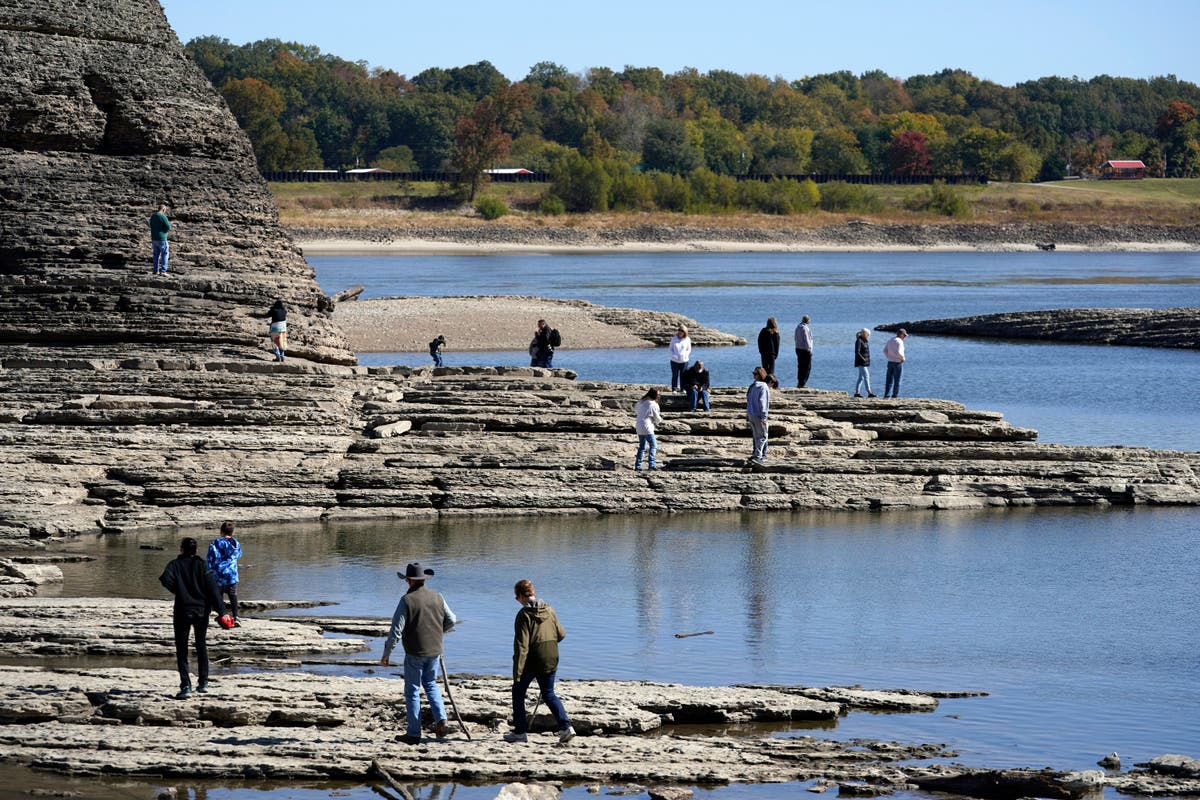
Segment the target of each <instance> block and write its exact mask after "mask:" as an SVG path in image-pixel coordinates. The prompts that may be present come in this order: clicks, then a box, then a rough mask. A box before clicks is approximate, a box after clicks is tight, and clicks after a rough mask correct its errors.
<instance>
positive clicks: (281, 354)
mask: <svg viewBox="0 0 1200 800" xmlns="http://www.w3.org/2000/svg"><path fill="white" fill-rule="evenodd" d="M267 318H268V319H270V320H271V326H270V334H271V346H272V347H273V348H275V360H276V361H283V360H284V359H285V358H287V307H285V306H284V305H283V301H282V300H276V301H275V305H273V306H271V310H270V311H268V312H267Z"/></svg>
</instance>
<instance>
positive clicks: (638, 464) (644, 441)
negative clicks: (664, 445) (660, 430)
mask: <svg viewBox="0 0 1200 800" xmlns="http://www.w3.org/2000/svg"><path fill="white" fill-rule="evenodd" d="M647 448H649V450H650V460H649V462H648V463H649V464H650V469H658V464H657V463H656V462H655V460H654V457H655V456H656V455H658V439H656V438H654V434H653V433H651V434H650V435H648V436H643V435H642V434H640V433H639V434H638V451H637V458H635V459H634V460H633V468H634V469H641V468H642V454H643V453H645V452H646V449H647Z"/></svg>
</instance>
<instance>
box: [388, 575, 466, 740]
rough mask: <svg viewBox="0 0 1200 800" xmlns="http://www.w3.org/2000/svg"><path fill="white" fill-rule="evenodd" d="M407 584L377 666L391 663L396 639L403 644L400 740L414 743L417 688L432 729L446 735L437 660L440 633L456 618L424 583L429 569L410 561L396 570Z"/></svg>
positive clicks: (418, 730) (417, 723)
mask: <svg viewBox="0 0 1200 800" xmlns="http://www.w3.org/2000/svg"><path fill="white" fill-rule="evenodd" d="M396 574H397V575H399V576H400V577H401V578H404V580H405V581H406V582H407V583H408V591H407V592H405V594H404V597H402V598H400V602H399V603H398V604H397V605H396V613H395V614H393V615H392V627H391V630H390V631H388V638H387V641H386V642H385V643H384V645H383V659H382V660H380V662H379V663H380V665H381V666H384V667H389V666H391V655H392V650H393V649H395V647H396V642H398V641H399V642H401V643H403V645H404V717H405V723H406V725H405V728H406V729H405V732H404V735H403V736H401V737H400V741H402V742H404V743H405V744H418V743H419V742H420V741H421V689H422V688H424V689H425V697H426V699H428V700H429V709H430V711H432V712H433V732H434V735H435V736H437V737H438V738H439V739H440V738H441V737H442V736H445V734H446V706H445V705H444V704H443V703H442V693H441V692H440V691H439V690H438V685H437V668H438V660H439V659H440V658H441V655H442V634H443V633H445V632H446V631H448V630H450V629H451V628H453V627H454V623H455V622H457V621H458V619H457V618H456V617H455V616H454V612H453V611H451V610H450V606H448V605H446V601H445V600H444V599H442V596H441V595H440V594H438V593H437V592H435V591H434V590H432V589H430V588H428V587H427V586H426V585H425V581H426V579H427V578H432V577H433V570H431V569H425V568H423V567H422V566H421V565H420V564H419V563H417V562H413V563H411V564H409V565H408V567H406V568H405V571H404V572H397V573H396Z"/></svg>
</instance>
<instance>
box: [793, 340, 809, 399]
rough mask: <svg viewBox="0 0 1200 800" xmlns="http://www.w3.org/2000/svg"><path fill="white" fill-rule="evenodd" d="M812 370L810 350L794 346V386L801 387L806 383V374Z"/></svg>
mask: <svg viewBox="0 0 1200 800" xmlns="http://www.w3.org/2000/svg"><path fill="white" fill-rule="evenodd" d="M810 372H812V350H801V349H800V348H799V347H797V348H796V386H798V387H799V388H801V389H803V388H804V387H805V386H807V385H808V374H809V373H810Z"/></svg>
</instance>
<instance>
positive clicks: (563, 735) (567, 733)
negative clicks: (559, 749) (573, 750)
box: [558, 725, 575, 744]
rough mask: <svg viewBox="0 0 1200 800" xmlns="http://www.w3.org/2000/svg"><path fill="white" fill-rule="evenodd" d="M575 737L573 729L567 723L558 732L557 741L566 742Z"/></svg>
mask: <svg viewBox="0 0 1200 800" xmlns="http://www.w3.org/2000/svg"><path fill="white" fill-rule="evenodd" d="M574 738H575V729H574V728H573V727H571V726H570V725H568V726H567V727H566V728H564V729H563V730H561V731H559V732H558V743H559V744H566V743H567V742H569V741H571V740H572V739H574Z"/></svg>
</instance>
